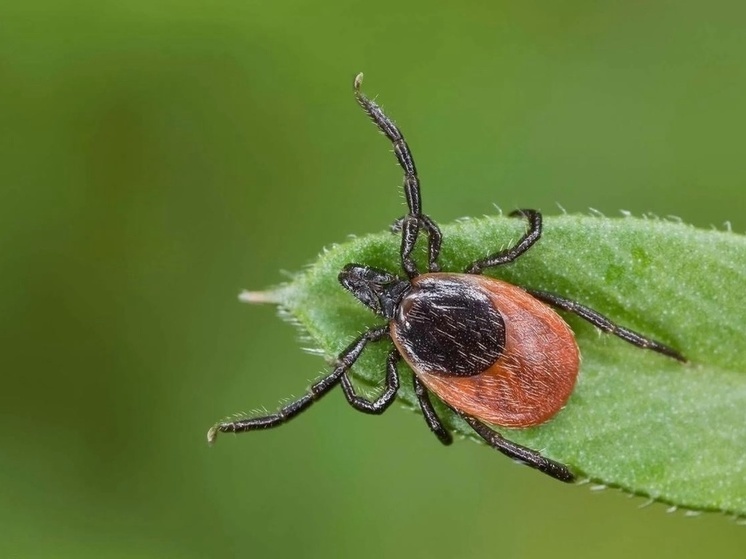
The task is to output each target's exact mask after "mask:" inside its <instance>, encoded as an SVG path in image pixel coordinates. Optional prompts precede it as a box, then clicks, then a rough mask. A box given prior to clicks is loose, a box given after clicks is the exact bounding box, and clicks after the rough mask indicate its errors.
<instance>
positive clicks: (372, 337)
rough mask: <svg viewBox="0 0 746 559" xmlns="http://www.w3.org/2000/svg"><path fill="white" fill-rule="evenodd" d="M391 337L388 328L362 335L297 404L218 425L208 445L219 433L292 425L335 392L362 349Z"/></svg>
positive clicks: (382, 327)
mask: <svg viewBox="0 0 746 559" xmlns="http://www.w3.org/2000/svg"><path fill="white" fill-rule="evenodd" d="M388 335H389V328H388V326H381V327H380V328H371V329H370V330H368V331H367V332H365V333H363V334H361V335H360V336H359V337H358V338H357V339H356V340H355V341H354V342H352V343H351V344H350V345H349V346H347V348H346V349H345V350H344V351H343V352H342V353H340V354H339V357H338V358H337V366H336V367H335V368H334V370H333V371H332V372H331V373H329V374H328V375H326V376H325V377H324V378H322V379H319V380H317V381H316V382H315V383H313V384H312V385H311V388H310V389H309V390H308V392H307V393H306V394H305V395H304V396H301V397H300V398H298V399H297V400H296V401H294V402H291V403H290V404H288V405H286V406H284V407H283V408H281V409H280V410H278V411H277V412H275V413H273V414H270V415H265V416H261V417H251V418H248V419H241V420H239V421H229V422H223V423H218V424H217V425H215V426H213V427H212V428H211V429H210V430H209V431H208V432H207V442H208V443H210V444H212V443H213V442H215V439H216V438H217V436H218V433H219V432H220V433H243V432H244V431H255V430H257V429H270V428H271V427H278V426H280V425H282V424H283V423H285V422H286V421H289V420H290V419H292V418H293V417H295V416H296V415H298V414H299V413H301V412H302V411H305V410H306V409H308V408H309V407H310V406H311V404H313V403H314V402H315V401H316V400H318V399H319V398H321V397H322V396H324V395H325V394H326V393H327V392H329V391H330V390H331V389H332V388H334V387H335V386H336V385H337V383H338V382H339V379H340V378H341V377H342V375H344V374H345V372H346V371H347V370H349V368H350V367H352V364H353V363H355V361H356V360H357V358H358V357H360V354H361V353H362V352H363V349H365V346H366V345H367V344H368V342H377V341H379V340H382V339H383V338H386V337H388Z"/></svg>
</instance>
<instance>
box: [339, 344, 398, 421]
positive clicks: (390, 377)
mask: <svg viewBox="0 0 746 559" xmlns="http://www.w3.org/2000/svg"><path fill="white" fill-rule="evenodd" d="M399 359H401V355H400V354H399V351H398V350H396V349H392V350H391V352H390V353H389V357H388V360H387V361H386V390H385V391H384V392H383V394H381V395H380V396H379V397H378V398H377V399H375V400H369V399H367V398H364V397H363V396H358V395H357V394H356V393H355V387H354V386H353V385H352V381H351V380H350V376H349V373H348V372H345V373H344V374H343V375H342V390H343V391H344V393H345V398H347V401H348V402H349V403H350V405H351V406H352V407H353V408H355V409H356V410H358V411H361V412H363V413H370V414H373V415H380V414H382V413H383V412H385V411H386V410H387V409H388V407H389V406H390V405H391V404H393V403H394V400H395V399H396V393H397V392H398V390H399V372H398V371H397V370H396V365H397V363H398V362H399Z"/></svg>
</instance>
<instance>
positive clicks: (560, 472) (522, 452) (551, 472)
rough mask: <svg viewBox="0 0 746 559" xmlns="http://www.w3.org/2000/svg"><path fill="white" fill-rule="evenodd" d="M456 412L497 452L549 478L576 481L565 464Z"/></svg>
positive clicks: (567, 481)
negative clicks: (512, 440)
mask: <svg viewBox="0 0 746 559" xmlns="http://www.w3.org/2000/svg"><path fill="white" fill-rule="evenodd" d="M454 411H455V412H456V413H457V414H459V415H460V416H461V417H462V418H463V419H464V421H466V422H467V423H468V424H469V426H470V427H471V428H472V429H474V431H476V433H477V435H479V436H480V437H482V438H483V439H484V440H485V442H486V443H487V444H488V445H490V446H491V447H492V448H494V449H495V450H498V451H500V452H502V453H503V454H504V455H505V456H508V457H509V458H512V459H513V460H518V461H519V462H523V463H524V464H526V465H527V466H530V467H532V468H535V469H537V470H539V471H540V472H544V473H545V474H547V475H548V476H552V477H553V478H555V479H558V480H560V481H564V482H565V483H572V482H574V481H575V475H574V474H573V473H572V472H571V471H570V470H569V469H568V468H567V466H565V465H564V464H560V463H559V462H555V461H554V460H550V459H549V458H546V457H544V456H542V455H541V454H540V453H538V452H536V451H535V450H531V449H530V448H526V447H525V446H521V445H519V444H516V443H514V442H511V441H509V440H507V439H506V438H504V437H503V436H502V435H501V434H500V433H498V432H497V431H493V430H492V429H490V428H489V427H488V426H487V425H485V424H484V423H482V422H481V421H479V420H478V419H474V418H473V417H471V416H469V415H466V414H463V413H460V412H459V411H456V410H454Z"/></svg>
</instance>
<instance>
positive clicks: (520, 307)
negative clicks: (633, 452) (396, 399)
mask: <svg viewBox="0 0 746 559" xmlns="http://www.w3.org/2000/svg"><path fill="white" fill-rule="evenodd" d="M390 329H391V339H392V340H393V342H394V345H395V346H396V348H397V349H398V350H399V353H400V354H401V355H402V357H403V358H404V360H405V361H406V362H407V363H408V364H409V366H410V367H411V368H412V370H413V371H414V373H415V374H416V375H417V377H418V378H419V380H420V381H422V383H423V384H424V385H425V386H426V387H427V388H428V389H429V390H431V391H432V392H434V393H435V394H436V395H437V396H438V397H440V398H441V399H442V400H444V401H445V402H447V403H448V404H449V405H451V406H453V407H454V408H456V409H458V410H460V411H462V412H464V413H466V414H468V415H471V416H474V417H477V418H479V419H481V420H483V421H486V422H487V423H492V424H495V425H501V426H503V427H530V426H533V425H538V424H540V423H543V422H544V421H546V420H548V419H549V418H551V417H552V416H553V415H555V414H556V413H557V412H558V411H559V410H560V409H562V407H563V406H564V405H565V402H567V399H568V398H569V397H570V394H571V393H572V390H573V388H574V386H575V380H576V378H577V376H578V370H579V368H580V353H579V352H578V346H577V344H576V343H575V336H574V335H573V333H572V330H570V328H569V326H568V325H567V323H566V322H565V321H564V320H562V318H560V316H559V315H558V314H557V313H556V312H554V311H553V310H552V309H551V308H549V307H548V306H546V305H545V304H543V303H541V302H540V301H538V300H537V299H535V298H533V297H532V296H531V295H529V294H528V293H526V292H525V291H524V290H522V289H521V288H520V287H516V286H514V285H511V284H509V283H505V282H503V281H499V280H496V279H493V278H489V277H486V276H479V275H470V274H445V273H436V274H423V275H421V276H418V277H416V278H415V279H414V280H412V289H411V291H409V292H408V293H407V294H406V295H405V296H404V297H403V298H402V301H401V303H400V305H399V311H398V312H397V314H396V316H395V318H394V320H392V321H391V323H390Z"/></svg>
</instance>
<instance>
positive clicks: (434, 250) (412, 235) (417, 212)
mask: <svg viewBox="0 0 746 559" xmlns="http://www.w3.org/2000/svg"><path fill="white" fill-rule="evenodd" d="M362 81H363V75H362V74H358V75H357V76H356V77H355V81H354V84H353V85H354V93H355V99H357V102H358V103H359V104H360V106H361V107H362V108H363V110H364V111H365V112H366V113H367V114H368V116H369V117H370V119H371V120H372V121H373V123H374V124H375V125H376V126H377V127H378V129H379V130H380V131H381V132H382V133H383V135H384V136H386V137H387V138H388V139H389V141H390V142H391V143H392V144H393V146H394V154H395V155H396V159H397V161H398V162H399V165H400V166H401V168H402V169H403V170H404V196H405V198H406V199H407V206H408V208H409V213H408V214H407V215H406V216H404V217H403V218H401V219H400V220H397V221H396V222H394V226H393V228H394V229H396V230H398V229H401V231H402V246H401V259H402V268H404V271H405V272H406V273H407V275H408V276H409V277H410V278H413V277H415V276H417V275H419V272H418V271H417V265H416V264H415V262H414V259H413V258H412V256H411V254H412V251H413V250H414V247H415V244H416V243H417V238H418V237H419V232H420V228H422V229H423V230H424V231H425V232H426V233H427V236H428V269H429V271H431V272H436V271H438V270H439V269H440V268H439V267H438V263H437V261H438V254H439V253H440V244H441V241H442V235H441V233H440V229H439V228H438V226H437V225H436V224H435V222H434V221H433V220H432V219H430V218H429V217H428V216H427V215H425V214H423V213H422V199H421V197H420V179H419V178H418V177H417V168H416V167H415V164H414V159H413V157H412V152H411V151H410V150H409V146H408V145H407V142H405V141H404V136H403V135H402V133H401V132H400V131H399V129H398V128H397V127H396V125H395V124H394V123H393V122H392V121H391V119H389V118H388V117H387V116H386V115H385V114H384V112H383V110H382V109H381V107H379V106H378V105H377V104H376V103H374V102H373V101H371V100H370V99H368V98H367V97H366V96H365V95H363V93H362V92H361V91H360V84H361V83H362Z"/></svg>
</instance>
